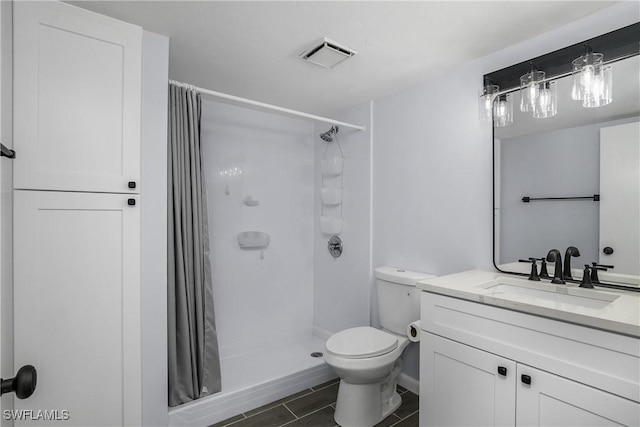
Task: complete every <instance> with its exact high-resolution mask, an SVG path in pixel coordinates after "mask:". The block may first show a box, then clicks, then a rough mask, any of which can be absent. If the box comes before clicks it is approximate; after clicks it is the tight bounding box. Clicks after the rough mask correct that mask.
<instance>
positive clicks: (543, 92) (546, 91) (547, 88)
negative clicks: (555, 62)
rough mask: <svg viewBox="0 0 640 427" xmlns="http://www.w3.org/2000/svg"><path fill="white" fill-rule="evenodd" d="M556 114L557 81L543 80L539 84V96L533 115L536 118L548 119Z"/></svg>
mask: <svg viewBox="0 0 640 427" xmlns="http://www.w3.org/2000/svg"><path fill="white" fill-rule="evenodd" d="M556 114H558V91H557V88H556V81H555V80H553V81H546V82H542V83H540V84H539V86H538V97H537V98H536V101H535V105H534V109H533V117H534V118H536V119H546V118H547V117H553V116H555V115H556Z"/></svg>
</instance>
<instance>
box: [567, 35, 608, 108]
mask: <svg viewBox="0 0 640 427" xmlns="http://www.w3.org/2000/svg"><path fill="white" fill-rule="evenodd" d="M603 60H604V55H603V54H601V53H595V52H593V51H592V49H591V48H590V47H589V46H588V45H585V53H584V55H582V56H581V57H580V58H577V59H575V60H573V62H572V63H571V64H572V66H573V67H572V76H573V86H572V88H571V97H572V98H573V99H575V100H577V101H578V100H579V101H582V106H583V107H586V108H594V107H601V106H603V105H607V104H610V103H611V101H612V96H611V89H612V83H613V79H612V71H611V65H608V64H604V62H603Z"/></svg>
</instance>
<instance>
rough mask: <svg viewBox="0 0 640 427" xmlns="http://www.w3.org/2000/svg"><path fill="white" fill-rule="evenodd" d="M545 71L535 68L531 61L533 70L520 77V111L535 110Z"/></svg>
mask: <svg viewBox="0 0 640 427" xmlns="http://www.w3.org/2000/svg"><path fill="white" fill-rule="evenodd" d="M544 79H545V72H544V71H538V70H536V69H535V66H534V65H533V63H531V71H530V72H528V73H527V74H525V75H523V76H521V77H520V111H523V112H525V113H527V112H534V111H535V108H536V102H537V101H538V95H539V94H540V89H541V84H543V82H544Z"/></svg>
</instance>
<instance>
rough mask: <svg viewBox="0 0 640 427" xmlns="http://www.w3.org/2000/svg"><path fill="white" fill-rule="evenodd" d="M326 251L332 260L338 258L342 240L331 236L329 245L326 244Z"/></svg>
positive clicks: (340, 253) (340, 252)
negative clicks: (327, 250)
mask: <svg viewBox="0 0 640 427" xmlns="http://www.w3.org/2000/svg"><path fill="white" fill-rule="evenodd" d="M327 249H329V253H330V254H331V256H332V257H334V258H339V257H340V255H342V240H341V239H340V237H338V236H331V238H330V239H329V243H327Z"/></svg>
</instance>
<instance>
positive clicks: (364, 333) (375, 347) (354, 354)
mask: <svg viewBox="0 0 640 427" xmlns="http://www.w3.org/2000/svg"><path fill="white" fill-rule="evenodd" d="M326 347H327V351H328V352H330V353H333V354H334V355H336V356H340V357H344V358H347V359H361V358H365V357H375V356H380V355H382V354H386V353H389V352H390V351H392V350H393V349H395V348H396V347H398V338H396V337H395V336H394V335H392V334H390V333H387V332H384V331H381V330H379V329H375V328H372V327H370V326H362V327H358V328H351V329H346V330H344V331H340V332H338V333H337V334H334V335H332V336H331V337H330V338H329V339H328V340H327V344H326Z"/></svg>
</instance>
